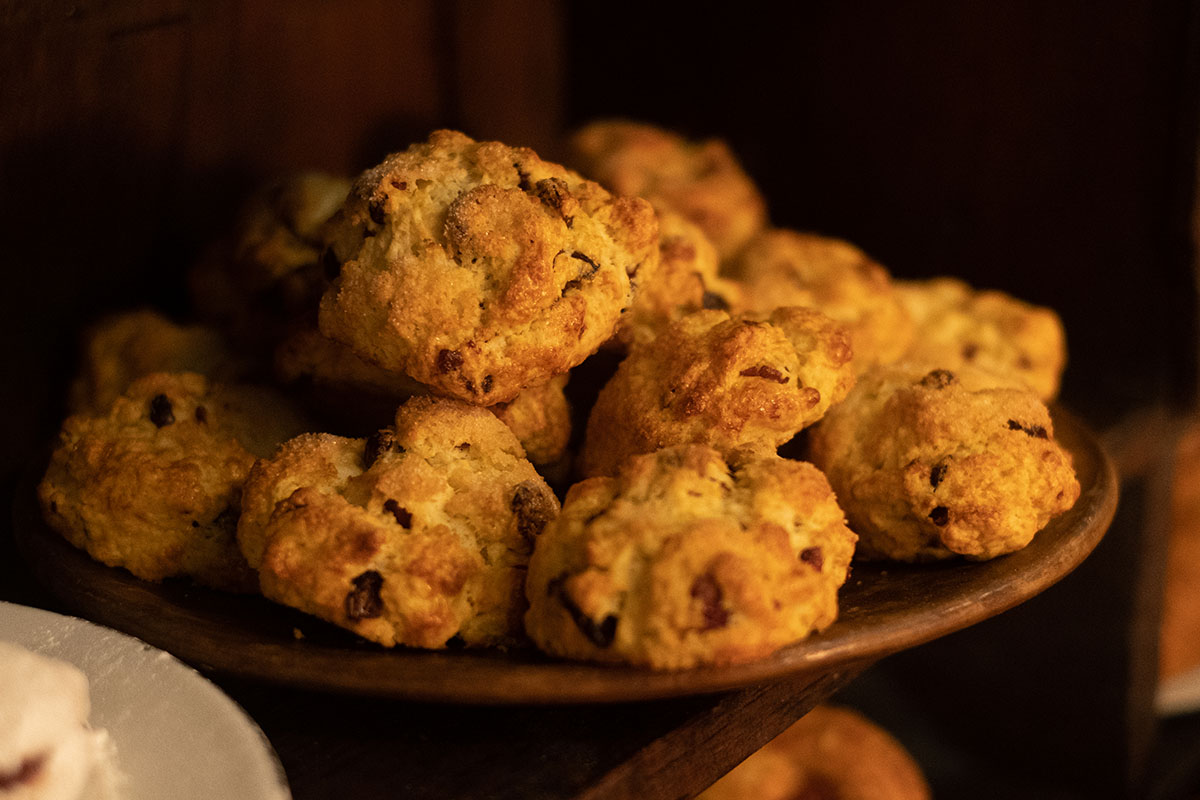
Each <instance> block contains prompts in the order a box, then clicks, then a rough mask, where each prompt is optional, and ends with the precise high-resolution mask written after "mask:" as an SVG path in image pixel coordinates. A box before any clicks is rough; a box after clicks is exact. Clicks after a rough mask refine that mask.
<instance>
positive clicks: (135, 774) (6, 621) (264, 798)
mask: <svg viewBox="0 0 1200 800" xmlns="http://www.w3.org/2000/svg"><path fill="white" fill-rule="evenodd" d="M0 640H2V641H7V642H13V643H15V644H19V645H21V646H22V647H26V648H28V649H30V650H34V651H36V652H38V653H42V654H43V655H47V656H50V657H53V658H58V659H61V660H63V661H66V662H68V663H71V664H74V665H75V666H77V667H79V668H80V669H81V670H83V671H84V673H86V674H87V676H88V679H89V681H90V687H91V695H92V715H91V723H92V725H93V726H94V727H97V728H104V729H106V730H108V732H109V735H110V736H111V737H112V739H113V741H114V742H115V743H116V746H117V761H118V764H119V766H120V769H121V771H122V772H123V773H124V774H125V775H126V777H127V779H128V783H127V787H126V788H127V795H128V798H129V800H159V799H160V798H166V797H169V798H173V800H289V798H290V797H291V794H290V792H289V791H288V787H287V780H286V778H285V777H284V774H283V768H282V767H281V766H280V764H279V760H278V759H277V758H276V756H275V751H274V750H272V749H271V745H270V744H269V743H268V742H267V738H266V737H265V736H264V735H263V732H262V731H261V730H259V728H258V726H257V725H256V724H255V723H254V721H253V720H252V719H250V717H249V716H247V715H246V712H245V711H243V710H242V709H241V707H240V706H238V705H237V704H236V703H234V702H233V700H231V699H230V698H229V697H228V696H226V695H225V694H224V693H223V692H222V691H221V690H220V689H218V688H217V687H216V686H215V685H213V684H212V683H210V682H209V681H208V680H207V679H205V678H203V677H201V675H200V674H199V673H197V672H196V671H195V670H193V669H192V668H191V667H188V666H186V665H184V664H183V663H182V662H180V661H178V660H177V659H176V658H175V657H174V656H172V655H170V654H168V653H164V652H163V651H162V650H158V649H156V648H154V647H151V646H150V645H148V644H146V643H145V642H143V641H141V640H140V639H135V638H133V637H132V636H126V635H125V634H123V633H117V632H116V631H114V630H111V629H109V628H104V627H101V626H99V625H95V624H93V623H91V622H87V621H85V620H82V619H77V618H75V617H66V616H62V615H61V614H54V613H51V612H49V611H43V610H41V609H36V608H28V607H26V606H19V605H14V604H12V603H4V602H0Z"/></svg>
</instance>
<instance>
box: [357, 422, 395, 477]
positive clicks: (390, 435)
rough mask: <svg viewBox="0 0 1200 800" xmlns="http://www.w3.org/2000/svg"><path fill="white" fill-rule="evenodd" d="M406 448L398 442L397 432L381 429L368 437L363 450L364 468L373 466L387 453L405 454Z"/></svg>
mask: <svg viewBox="0 0 1200 800" xmlns="http://www.w3.org/2000/svg"><path fill="white" fill-rule="evenodd" d="M403 452H404V447H403V446H402V445H401V444H400V442H398V441H397V440H396V432H395V431H394V430H392V429H391V428H380V429H379V430H377V431H375V432H374V433H372V434H371V435H370V436H368V437H367V444H366V446H365V447H364V448H363V466H364V467H365V468H366V469H370V468H371V466H372V465H373V464H374V463H375V462H376V461H378V460H379V459H380V458H382V457H383V456H384V454H386V453H403Z"/></svg>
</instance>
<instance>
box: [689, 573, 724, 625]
mask: <svg viewBox="0 0 1200 800" xmlns="http://www.w3.org/2000/svg"><path fill="white" fill-rule="evenodd" d="M689 594H691V596H692V597H694V598H696V599H697V600H699V601H700V613H701V615H702V616H703V618H704V625H702V626H701V628H700V630H702V631H711V630H715V629H717V628H724V627H725V626H726V625H728V624H729V611H728V610H726V608H725V607H724V606H723V605H721V599H722V597H723V596H724V593H723V592H722V591H721V585H720V584H719V583H717V579H716V578H714V577H713V576H712V575H710V574H708V573H707V572H706V573H704V574H703V575H700V576H698V577H697V578H696V579H695V580H694V581H692V588H691V589H690V590H689Z"/></svg>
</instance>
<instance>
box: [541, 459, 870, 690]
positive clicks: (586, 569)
mask: <svg viewBox="0 0 1200 800" xmlns="http://www.w3.org/2000/svg"><path fill="white" fill-rule="evenodd" d="M745 456H746V454H735V455H734V456H733V457H732V458H731V460H730V462H729V463H727V462H726V460H725V459H724V458H723V457H722V456H721V454H720V453H718V452H717V451H715V450H713V449H712V448H709V447H704V446H701V445H685V446H681V447H672V448H667V449H664V450H659V451H658V452H656V453H653V454H651V455H643V456H636V457H634V458H631V459H629V460H628V461H627V462H625V464H624V465H623V466H622V467H621V469H620V471H619V472H618V473H617V476H616V477H615V478H592V479H589V480H585V481H583V482H581V483H578V484H575V485H574V486H572V487H571V489H570V491H569V492H568V494H567V498H566V500H565V502H564V503H563V509H562V513H561V514H560V515H559V517H558V518H557V520H555V521H554V522H552V523H551V524H550V525H548V526H547V527H546V530H545V531H544V532H543V533H542V535H541V537H540V538H539V539H538V540H537V545H536V547H535V549H534V553H533V557H532V559H531V560H530V564H529V580H528V582H527V584H526V594H527V596H528V598H529V611H528V613H527V614H526V617H525V628H526V631H527V632H528V633H529V636H530V637H531V638H532V639H533V641H534V642H535V643H536V644H537V646H538V647H540V648H541V649H542V650H544V651H546V652H548V653H551V654H553V655H557V656H564V657H567V658H574V659H587V660H593V661H609V662H625V663H629V664H635V665H639V666H646V667H652V668H655V669H680V668H686V667H693V666H697V665H700V664H733V663H738V662H745V661H752V660H754V659H758V658H762V657H765V656H767V655H769V654H770V653H772V652H774V651H775V650H777V649H779V648H780V647H783V646H785V645H787V644H790V643H792V642H796V641H798V640H800V639H803V638H804V637H806V636H808V635H809V634H810V633H812V632H813V631H817V630H821V629H823V628H825V627H826V626H828V625H829V624H831V623H832V622H833V621H834V619H835V618H836V616H837V591H838V587H839V586H841V585H842V583H843V582H844V581H845V579H846V572H847V569H848V567H849V564H850V558H851V556H852V554H853V551H854V541H855V537H854V534H853V533H851V532H850V530H849V529H848V528H847V527H846V525H845V521H844V517H843V515H842V510H841V509H840V508H839V507H838V504H837V501H836V500H835V499H834V496H833V493H832V492H831V491H830V489H829V484H828V482H826V480H825V478H824V476H822V475H821V473H820V472H819V471H818V470H817V469H816V468H815V467H813V466H812V465H811V464H805V463H803V462H799V461H789V460H786V459H782V458H779V457H778V456H773V455H772V456H768V457H763V458H758V457H745Z"/></svg>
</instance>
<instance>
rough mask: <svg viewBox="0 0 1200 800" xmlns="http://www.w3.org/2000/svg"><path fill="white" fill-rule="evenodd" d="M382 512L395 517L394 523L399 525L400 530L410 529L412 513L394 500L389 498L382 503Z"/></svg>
mask: <svg viewBox="0 0 1200 800" xmlns="http://www.w3.org/2000/svg"><path fill="white" fill-rule="evenodd" d="M383 510H384V511H387V512H389V513H390V514H391V515H392V516H393V517H395V518H396V522H398V523H399V524H400V527H401V528H411V527H412V512H410V511H409V510H408V509H407V508H404V507H403V506H401V505H400V504H399V503H398V502H396V501H395V500H393V499H391V498H389V499H387V500H386V501H384V503H383Z"/></svg>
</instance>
